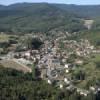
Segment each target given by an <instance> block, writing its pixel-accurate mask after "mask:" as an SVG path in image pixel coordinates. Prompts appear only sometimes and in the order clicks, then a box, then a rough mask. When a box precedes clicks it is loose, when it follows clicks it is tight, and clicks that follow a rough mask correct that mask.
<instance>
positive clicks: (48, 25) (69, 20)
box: [0, 3, 84, 32]
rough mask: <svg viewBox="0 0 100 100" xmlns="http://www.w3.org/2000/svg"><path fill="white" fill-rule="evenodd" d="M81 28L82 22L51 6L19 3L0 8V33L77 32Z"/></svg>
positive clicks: (70, 14)
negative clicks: (56, 30)
mask: <svg viewBox="0 0 100 100" xmlns="http://www.w3.org/2000/svg"><path fill="white" fill-rule="evenodd" d="M83 28H84V27H83V24H82V21H80V19H79V18H78V17H77V16H76V15H74V14H72V13H69V12H66V11H64V10H62V9H60V8H58V7H56V6H54V5H53V4H47V3H21V4H13V5H9V6H3V7H0V31H10V32H33V31H36V32H37V31H40V32H46V31H49V30H52V29H60V30H68V31H79V30H81V29H83Z"/></svg>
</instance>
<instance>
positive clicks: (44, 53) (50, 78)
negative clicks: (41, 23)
mask: <svg viewBox="0 0 100 100" xmlns="http://www.w3.org/2000/svg"><path fill="white" fill-rule="evenodd" d="M68 35H69V34H68V33H67V32H66V36H68ZM66 36H65V34H63V33H61V34H60V36H57V37H54V38H53V39H52V40H48V39H46V37H44V36H41V35H35V36H33V37H35V38H36V37H38V38H40V39H41V41H43V44H42V45H41V47H40V49H26V48H27V47H25V46H22V48H23V50H21V51H14V50H11V51H10V52H8V53H7V54H6V55H3V56H0V64H2V65H3V66H4V67H7V68H9V67H10V68H14V66H15V68H14V69H17V70H20V71H23V72H25V73H26V72H29V73H32V70H33V67H34V69H35V70H36V75H35V77H36V78H41V79H43V80H45V81H46V82H47V83H48V84H50V85H52V84H53V85H54V86H56V87H58V88H60V89H63V88H66V89H67V90H69V91H77V93H79V94H80V95H83V96H87V95H88V94H89V93H91V92H93V93H97V92H100V87H99V85H95V86H90V87H89V90H87V89H83V88H80V87H78V86H76V85H75V82H77V81H81V80H85V74H84V72H82V71H81V70H80V71H79V73H80V75H79V77H78V79H76V78H75V77H74V76H73V74H72V72H74V71H76V70H77V67H78V66H81V65H83V64H84V63H85V61H84V59H85V58H89V57H90V55H91V54H100V50H97V49H96V48H95V46H93V45H91V43H90V42H89V40H85V39H80V40H79V41H75V40H66Z"/></svg>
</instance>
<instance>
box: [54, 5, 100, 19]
mask: <svg viewBox="0 0 100 100" xmlns="http://www.w3.org/2000/svg"><path fill="white" fill-rule="evenodd" d="M54 5H55V6H56V7H58V8H60V9H62V10H65V11H68V12H72V13H75V14H77V15H79V16H80V17H85V18H95V17H100V5H74V4H71V5H66V4H54Z"/></svg>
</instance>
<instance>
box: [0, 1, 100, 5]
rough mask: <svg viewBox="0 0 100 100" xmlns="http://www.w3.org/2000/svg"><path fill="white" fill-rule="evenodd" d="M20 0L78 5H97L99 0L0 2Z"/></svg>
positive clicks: (1, 2) (5, 3) (7, 3)
mask: <svg viewBox="0 0 100 100" xmlns="http://www.w3.org/2000/svg"><path fill="white" fill-rule="evenodd" d="M20 2H48V3H64V4H78V5H94V4H96V5H98V4H100V0H0V4H3V5H9V4H13V3H20Z"/></svg>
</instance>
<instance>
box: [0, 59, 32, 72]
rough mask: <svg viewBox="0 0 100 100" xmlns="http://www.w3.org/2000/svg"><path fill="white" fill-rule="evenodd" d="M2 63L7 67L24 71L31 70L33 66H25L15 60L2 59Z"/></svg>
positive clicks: (0, 62)
mask: <svg viewBox="0 0 100 100" xmlns="http://www.w3.org/2000/svg"><path fill="white" fill-rule="evenodd" d="M0 64H1V65H2V66H3V67H5V68H12V69H16V70H19V71H22V72H24V73H26V72H31V68H29V67H27V66H24V65H22V64H20V63H17V62H16V61H14V60H2V61H0Z"/></svg>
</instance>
